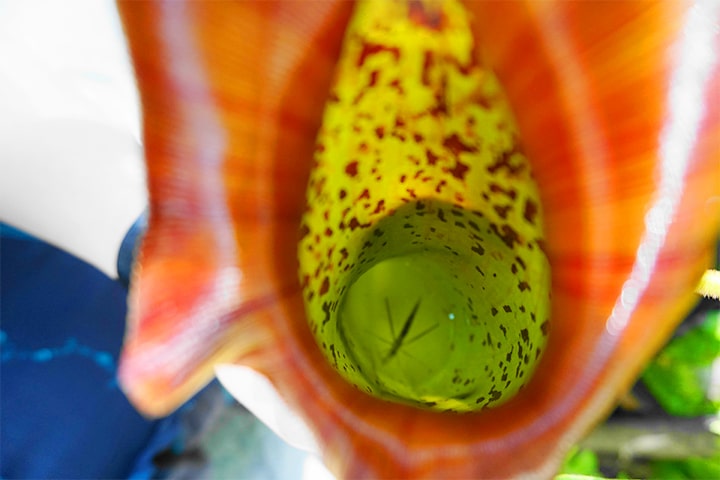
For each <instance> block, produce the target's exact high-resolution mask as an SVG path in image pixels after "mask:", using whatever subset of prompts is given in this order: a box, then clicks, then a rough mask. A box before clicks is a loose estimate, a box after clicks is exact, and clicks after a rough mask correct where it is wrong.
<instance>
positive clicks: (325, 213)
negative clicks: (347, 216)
mask: <svg viewBox="0 0 720 480" xmlns="http://www.w3.org/2000/svg"><path fill="white" fill-rule="evenodd" d="M323 218H324V219H325V220H329V219H330V210H325V211H324V212H323Z"/></svg>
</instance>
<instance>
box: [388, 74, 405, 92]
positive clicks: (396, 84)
mask: <svg viewBox="0 0 720 480" xmlns="http://www.w3.org/2000/svg"><path fill="white" fill-rule="evenodd" d="M390 87H391V88H394V89H395V90H397V92H398V93H399V94H400V95H404V94H405V91H403V88H402V87H401V86H400V79H399V78H396V79H395V80H393V81H392V82H390Z"/></svg>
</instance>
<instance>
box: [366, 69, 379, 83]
mask: <svg viewBox="0 0 720 480" xmlns="http://www.w3.org/2000/svg"><path fill="white" fill-rule="evenodd" d="M378 75H380V72H378V71H377V70H373V71H372V72H370V82H369V83H368V87H374V86H375V85H377V80H378Z"/></svg>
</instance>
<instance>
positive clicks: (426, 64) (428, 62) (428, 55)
mask: <svg viewBox="0 0 720 480" xmlns="http://www.w3.org/2000/svg"><path fill="white" fill-rule="evenodd" d="M432 64H433V53H432V52H431V51H425V58H424V59H423V67H422V77H421V81H422V84H423V85H425V86H429V85H430V68H431V67H432Z"/></svg>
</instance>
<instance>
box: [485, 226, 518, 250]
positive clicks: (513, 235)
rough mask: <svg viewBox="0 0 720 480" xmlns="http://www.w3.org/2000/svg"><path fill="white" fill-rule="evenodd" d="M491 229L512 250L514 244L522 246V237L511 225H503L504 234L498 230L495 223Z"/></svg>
mask: <svg viewBox="0 0 720 480" xmlns="http://www.w3.org/2000/svg"><path fill="white" fill-rule="evenodd" d="M490 228H491V229H492V231H493V233H494V234H495V235H497V236H498V238H500V240H502V241H503V243H505V245H507V246H508V247H510V248H513V244H514V243H517V244H520V235H518V233H517V232H516V231H515V230H513V229H512V227H510V226H509V225H503V226H502V233H500V231H499V230H498V228H497V226H496V225H495V224H494V223H493V224H492V225H490Z"/></svg>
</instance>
